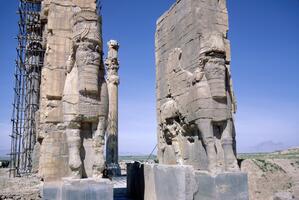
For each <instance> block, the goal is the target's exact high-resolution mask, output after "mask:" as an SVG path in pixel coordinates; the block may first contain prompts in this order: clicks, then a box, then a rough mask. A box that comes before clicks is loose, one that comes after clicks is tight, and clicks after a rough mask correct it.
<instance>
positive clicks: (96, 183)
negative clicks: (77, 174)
mask: <svg viewBox="0 0 299 200" xmlns="http://www.w3.org/2000/svg"><path fill="white" fill-rule="evenodd" d="M42 198H43V199H44V200H112V199H113V184H112V182H111V181H110V180H108V179H92V178H88V179H69V178H64V179H63V180H62V182H49V183H44V185H43V186H42Z"/></svg>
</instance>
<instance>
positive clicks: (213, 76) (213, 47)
mask: <svg viewBox="0 0 299 200" xmlns="http://www.w3.org/2000/svg"><path fill="white" fill-rule="evenodd" d="M155 46H156V52H155V53H156V86H157V87H156V96H157V119H158V160H159V164H155V165H150V164H144V165H142V166H139V165H138V164H134V165H131V166H129V167H128V174H129V175H128V184H129V186H128V190H129V193H130V194H131V196H133V197H138V198H140V197H142V198H144V199H146V200H149V199H151V200H152V199H155V200H168V199H169V200H171V199H184V200H187V199H188V200H193V199H199V200H202V199H205V200H220V199H221V200H232V199H236V200H237V199H238V200H243V199H244V200H245V199H248V185H247V175H246V174H244V173H241V172H240V169H239V166H238V163H237V158H236V140H235V128H234V119H233V114H234V113H235V112H236V108H237V104H236V98H235V96H234V91H233V85H232V76H231V69H230V59H231V57H230V42H229V40H228V13H227V8H226V1H225V0H209V1H201V0H177V1H176V2H175V3H174V5H173V6H172V7H171V8H170V9H169V10H168V11H167V12H166V13H165V14H163V15H162V16H161V17H160V18H159V19H158V21H157V29H156V42H155ZM135 171H138V172H135ZM136 183H138V184H136ZM140 183H143V184H140Z"/></svg>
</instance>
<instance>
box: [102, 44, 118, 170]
mask: <svg viewBox="0 0 299 200" xmlns="http://www.w3.org/2000/svg"><path fill="white" fill-rule="evenodd" d="M108 48H109V50H108V58H107V59H106V61H105V64H106V66H107V86H108V94H109V114H108V127H107V144H106V163H107V165H108V168H109V171H110V173H111V174H112V175H119V174H120V168H119V165H118V85H119V76H118V69H119V63H118V48H119V44H118V43H117V41H115V40H110V41H109V42H108Z"/></svg>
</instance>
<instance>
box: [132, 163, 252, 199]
mask: <svg viewBox="0 0 299 200" xmlns="http://www.w3.org/2000/svg"><path fill="white" fill-rule="evenodd" d="M127 175H128V182H127V186H128V194H130V196H131V197H135V198H136V197H138V199H145V200H168V199H169V200H173V199H176V200H248V199H249V195H248V183H247V182H248V181H247V174H245V173H239V172H236V173H228V172H227V173H219V174H217V175H211V174H209V173H207V172H204V171H198V170H194V168H193V167H192V166H189V165H181V166H178V165H149V164H144V165H141V164H136V163H134V164H129V165H128V171H127Z"/></svg>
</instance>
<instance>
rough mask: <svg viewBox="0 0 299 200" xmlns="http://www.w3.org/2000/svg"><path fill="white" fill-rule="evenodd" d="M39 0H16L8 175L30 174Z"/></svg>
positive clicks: (38, 58)
mask: <svg viewBox="0 0 299 200" xmlns="http://www.w3.org/2000/svg"><path fill="white" fill-rule="evenodd" d="M40 10H41V1H39V0H19V7H18V12H17V13H18V14H19V22H18V26H19V33H18V36H17V40H18V47H17V58H16V65H15V73H14V78H15V87H14V102H13V113H12V119H11V121H12V134H11V154H10V160H11V164H10V176H11V177H15V176H22V175H26V174H29V173H31V170H32V152H33V148H34V145H35V142H36V127H35V126H36V125H35V113H36V111H37V110H38V109H39V93H40V92H39V89H40V76H41V68H42V66H43V60H44V58H43V57H44V50H43V48H42V31H43V30H42V29H43V25H42V23H41V20H40Z"/></svg>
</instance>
